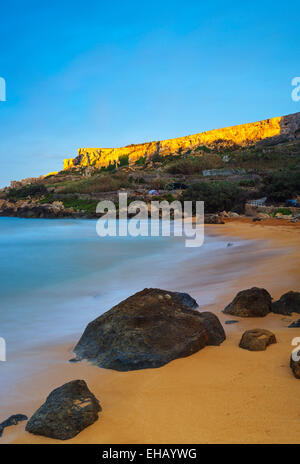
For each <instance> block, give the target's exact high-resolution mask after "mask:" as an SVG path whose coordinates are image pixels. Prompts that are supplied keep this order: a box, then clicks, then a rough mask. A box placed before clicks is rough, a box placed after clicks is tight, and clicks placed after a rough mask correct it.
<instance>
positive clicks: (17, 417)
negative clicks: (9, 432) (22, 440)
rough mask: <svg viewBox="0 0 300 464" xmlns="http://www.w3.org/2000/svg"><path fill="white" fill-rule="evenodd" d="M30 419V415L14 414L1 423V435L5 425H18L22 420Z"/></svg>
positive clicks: (0, 435)
mask: <svg viewBox="0 0 300 464" xmlns="http://www.w3.org/2000/svg"><path fill="white" fill-rule="evenodd" d="M25 420H28V417H27V416H25V415H24V414H13V415H12V416H10V417H9V418H8V419H6V420H5V421H3V422H1V424H0V437H2V433H3V430H4V429H5V427H10V426H11V425H17V424H18V423H19V422H21V421H25Z"/></svg>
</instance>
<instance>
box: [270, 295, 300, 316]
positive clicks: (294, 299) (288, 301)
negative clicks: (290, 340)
mask: <svg viewBox="0 0 300 464" xmlns="http://www.w3.org/2000/svg"><path fill="white" fill-rule="evenodd" d="M272 311H273V313H276V314H284V315H286V316H290V315H291V314H292V313H298V314H300V292H293V291H290V292H287V293H285V294H284V295H282V296H281V297H280V299H279V300H278V301H274V303H272Z"/></svg>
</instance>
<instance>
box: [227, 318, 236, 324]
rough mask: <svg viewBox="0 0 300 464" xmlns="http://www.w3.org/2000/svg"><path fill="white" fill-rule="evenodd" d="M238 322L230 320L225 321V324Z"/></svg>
mask: <svg viewBox="0 0 300 464" xmlns="http://www.w3.org/2000/svg"><path fill="white" fill-rule="evenodd" d="M238 322H239V321H236V320H234V319H230V320H229V321H225V324H237V323H238Z"/></svg>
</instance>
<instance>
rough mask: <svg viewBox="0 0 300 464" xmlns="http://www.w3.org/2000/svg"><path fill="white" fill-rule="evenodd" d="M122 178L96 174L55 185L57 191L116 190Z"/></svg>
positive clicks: (90, 191)
mask: <svg viewBox="0 0 300 464" xmlns="http://www.w3.org/2000/svg"><path fill="white" fill-rule="evenodd" d="M123 182H124V179H123V178H122V177H121V176H120V177H113V176H108V175H97V176H92V177H89V178H87V179H82V180H79V181H70V182H66V183H65V185H63V186H59V187H57V189H56V191H57V192H59V193H97V192H112V191H115V190H118V189H119V188H120V187H121V185H122V183H123Z"/></svg>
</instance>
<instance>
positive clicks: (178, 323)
mask: <svg viewBox="0 0 300 464" xmlns="http://www.w3.org/2000/svg"><path fill="white" fill-rule="evenodd" d="M196 308H197V303H196V301H195V300H194V299H193V298H192V297H190V296H189V295H188V294H187V293H178V292H168V291H166V290H160V289H155V288H150V289H148V288H146V289H144V290H143V291H141V292H138V293H136V294H135V295H133V296H131V297H129V298H127V299H126V300H124V301H122V302H121V303H119V304H118V305H116V306H114V307H113V308H112V309H111V310H110V311H108V312H106V313H105V314H103V315H101V316H100V317H98V318H97V319H95V320H94V321H92V322H91V323H90V324H88V326H87V327H86V329H85V331H84V333H83V335H82V337H81V338H80V340H79V342H78V344H77V345H76V347H75V349H74V352H75V354H76V357H77V359H88V360H90V361H91V362H93V363H95V364H96V365H97V366H99V367H105V368H108V369H115V370H118V371H129V370H135V369H146V368H151V367H160V366H163V365H164V364H167V363H168V362H170V361H172V360H173V359H176V358H181V357H184V356H189V355H191V354H193V353H195V352H196V351H198V350H200V349H201V348H204V347H205V346H206V345H219V344H220V343H222V342H223V341H224V340H225V338H226V337H225V332H224V329H223V327H222V325H221V324H220V322H219V319H218V318H217V317H216V316H215V315H214V314H212V313H209V312H203V313H200V312H199V311H197V310H196Z"/></svg>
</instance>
